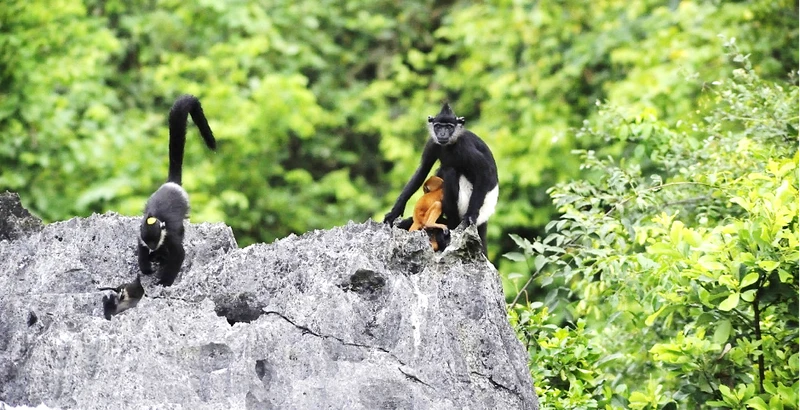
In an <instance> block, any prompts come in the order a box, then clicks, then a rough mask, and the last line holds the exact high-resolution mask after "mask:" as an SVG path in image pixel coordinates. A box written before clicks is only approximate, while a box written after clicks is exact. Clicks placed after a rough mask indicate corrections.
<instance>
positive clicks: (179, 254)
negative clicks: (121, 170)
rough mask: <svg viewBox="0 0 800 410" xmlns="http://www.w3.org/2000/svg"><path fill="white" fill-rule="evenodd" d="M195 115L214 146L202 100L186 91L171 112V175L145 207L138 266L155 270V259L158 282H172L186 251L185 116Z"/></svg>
mask: <svg viewBox="0 0 800 410" xmlns="http://www.w3.org/2000/svg"><path fill="white" fill-rule="evenodd" d="M189 114H191V115H192V120H193V121H194V123H195V125H197V128H198V129H199V130H200V135H201V136H202V137H203V139H204V140H205V142H206V145H207V146H208V147H209V148H210V149H212V150H214V149H215V148H216V140H214V134H213V133H212V132H211V128H210V127H209V126H208V121H207V120H206V117H205V115H204V114H203V108H202V107H201V106H200V101H199V100H198V99H197V98H196V97H194V96H191V95H184V96H181V97H180V98H178V100H177V101H175V104H173V105H172V109H171V110H170V112H169V176H168V178H167V182H166V183H164V185H161V187H160V188H158V190H157V191H156V192H154V193H153V195H151V196H150V199H148V200H147V205H145V207H144V217H143V218H142V225H141V232H140V236H139V247H138V249H139V269H141V271H142V274H145V275H150V274H152V273H153V268H152V263H153V262H157V263H158V264H159V265H160V267H161V274H160V280H159V281H158V283H159V284H161V285H164V286H170V285H172V282H174V281H175V277H177V276H178V271H180V269H181V265H182V264H183V259H184V257H185V256H186V253H185V251H184V249H183V220H184V219H186V217H187V216H188V215H189V195H188V194H187V193H186V190H184V189H183V187H182V186H181V174H182V172H183V149H184V145H185V143H186V120H187V117H188V115H189Z"/></svg>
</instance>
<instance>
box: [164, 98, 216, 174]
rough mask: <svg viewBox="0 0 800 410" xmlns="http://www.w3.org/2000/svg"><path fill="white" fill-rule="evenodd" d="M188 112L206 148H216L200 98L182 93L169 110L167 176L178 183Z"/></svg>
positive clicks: (181, 172)
mask: <svg viewBox="0 0 800 410" xmlns="http://www.w3.org/2000/svg"><path fill="white" fill-rule="evenodd" d="M189 114H191V115H192V120H193V121H194V123H195V125H197V128H198V129H199V130H200V135H202V136H203V139H204V140H205V141H206V145H207V146H208V148H211V149H212V150H214V149H216V148H217V142H216V140H214V134H213V133H212V132H211V128H210V127H209V126H208V121H207V120H206V116H205V114H203V107H201V106H200V100H198V99H197V97H195V96H193V95H183V96H181V97H180V98H178V99H177V100H176V101H175V104H172V109H171V110H170V111H169V177H168V178H167V181H168V182H174V183H176V184H178V185H181V177H182V176H183V147H184V145H186V120H187V117H188V116H189Z"/></svg>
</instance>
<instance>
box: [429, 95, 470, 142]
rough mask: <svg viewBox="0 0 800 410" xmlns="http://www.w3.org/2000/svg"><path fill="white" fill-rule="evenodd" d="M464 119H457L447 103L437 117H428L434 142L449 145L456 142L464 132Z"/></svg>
mask: <svg viewBox="0 0 800 410" xmlns="http://www.w3.org/2000/svg"><path fill="white" fill-rule="evenodd" d="M464 123H465V120H464V117H456V115H455V113H453V110H451V109H450V105H449V104H447V103H445V104H444V105H443V106H442V110H441V111H439V114H436V117H431V116H428V131H429V132H430V134H431V139H432V140H433V142H435V143H437V144H439V145H448V144H452V143H454V142H456V140H457V139H458V137H459V135H461V133H462V132H463V131H464Z"/></svg>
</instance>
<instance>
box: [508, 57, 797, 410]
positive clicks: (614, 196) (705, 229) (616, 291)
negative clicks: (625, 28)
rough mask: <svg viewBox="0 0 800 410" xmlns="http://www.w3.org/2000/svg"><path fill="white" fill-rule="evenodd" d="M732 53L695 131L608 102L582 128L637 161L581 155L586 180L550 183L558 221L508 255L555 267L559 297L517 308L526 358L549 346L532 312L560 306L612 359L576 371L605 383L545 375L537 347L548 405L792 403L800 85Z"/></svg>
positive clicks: (549, 285) (546, 279) (547, 277)
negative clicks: (769, 76) (531, 327)
mask: <svg viewBox="0 0 800 410" xmlns="http://www.w3.org/2000/svg"><path fill="white" fill-rule="evenodd" d="M729 47H730V49H731V50H732V51H733V54H731V58H732V60H733V61H734V62H738V63H739V64H740V67H739V68H736V69H734V70H733V71H732V72H731V74H730V75H729V76H727V77H725V78H722V79H719V80H717V81H714V82H712V86H711V87H710V88H709V90H708V92H707V94H706V95H705V96H704V97H703V98H702V99H701V100H700V106H699V107H698V110H697V112H696V113H697V114H698V117H697V118H699V120H696V121H693V122H689V123H688V124H686V125H687V126H684V127H681V126H675V127H673V126H669V125H668V124H665V123H664V122H663V121H659V120H658V119H657V118H656V117H655V116H649V117H648V118H637V117H629V116H626V115H625V114H623V112H624V111H623V110H619V109H615V108H612V107H611V106H604V107H602V108H601V111H600V115H599V116H598V117H596V118H595V119H593V120H592V121H590V122H587V123H586V125H585V126H584V127H583V129H582V130H581V131H580V134H579V135H585V136H587V137H590V138H591V137H594V138H599V137H602V138H606V139H607V140H608V141H609V142H612V143H613V145H619V146H621V147H623V150H622V152H626V151H627V146H628V145H635V149H638V148H640V147H641V148H643V150H642V159H639V160H638V161H631V160H630V158H625V157H623V158H620V159H619V160H617V159H615V158H613V157H607V158H606V159H601V157H599V156H598V155H597V153H596V152H593V151H579V155H580V156H581V158H582V159H583V164H584V165H583V166H584V169H585V170H586V172H587V179H585V180H578V181H574V182H571V183H568V184H561V185H558V186H556V187H554V188H553V189H552V190H551V196H552V197H553V200H554V203H555V204H556V206H558V208H559V211H561V212H562V213H563V215H562V216H561V217H560V219H559V220H557V222H556V221H554V222H551V223H550V224H548V230H549V234H548V236H547V237H546V238H545V239H536V240H533V241H526V240H523V241H522V244H521V246H520V248H521V250H522V252H520V253H519V255H514V256H513V257H512V258H511V259H512V260H515V261H517V260H520V259H525V260H527V261H528V262H530V261H535V260H537V259H540V258H544V259H545V263H546V266H545V270H544V271H543V272H541V271H540V269H539V268H537V269H536V270H535V271H533V273H534V275H536V277H539V278H540V279H538V285H539V286H540V288H541V290H542V291H544V292H547V295H548V296H547V297H545V298H543V299H541V302H538V301H537V302H535V303H532V304H528V303H527V302H529V301H531V300H539V299H537V298H527V297H526V298H523V299H521V300H522V301H523V302H526V303H522V304H515V305H512V306H511V308H512V310H511V312H510V317H511V321H512V324H514V325H515V327H516V328H517V329H518V332H520V333H521V337H520V338H521V339H522V340H523V341H525V342H526V343H527V344H528V347H529V351H531V352H541V347H542V346H546V343H547V339H546V336H545V335H544V334H542V333H543V332H544V331H542V330H540V331H539V332H540V333H539V334H538V335H537V334H535V333H532V332H529V331H528V328H527V327H526V326H525V324H526V322H525V320H524V318H527V317H540V316H542V315H545V314H546V313H547V312H548V309H549V310H551V311H556V310H562V311H565V312H566V313H565V316H566V320H567V322H568V323H578V325H577V327H575V328H574V329H573V328H571V327H567V328H563V329H562V330H564V332H566V333H564V334H563V337H564V339H565V340H570V339H575V338H580V339H585V340H584V341H583V342H582V344H583V345H584V346H592V348H593V350H594V351H596V352H598V357H602V358H606V359H607V360H605V361H603V360H597V361H593V362H592V363H590V364H589V365H588V366H587V365H586V364H574V365H571V366H568V367H567V369H566V370H565V371H564V374H567V375H569V374H572V375H577V374H580V372H583V371H586V370H587V369H591V371H592V373H593V374H596V375H597V376H596V380H603V383H597V386H585V385H582V384H577V383H574V382H572V380H570V378H569V377H566V378H565V377H564V374H562V375H551V374H548V373H546V372H545V373H543V372H542V370H541V369H540V368H539V365H540V364H541V363H542V362H547V360H552V359H554V358H552V359H551V358H549V357H544V358H543V357H542V355H545V356H546V355H547V354H548V353H547V352H545V353H540V354H539V355H535V356H532V357H531V371H532V374H534V375H535V376H536V375H539V376H540V378H539V379H538V380H537V382H539V383H540V384H539V385H540V386H542V387H543V389H545V391H546V394H545V395H544V397H545V399H546V400H549V403H548V404H547V405H548V406H551V407H555V408H574V403H571V404H573V406H570V405H568V404H567V403H568V402H566V401H564V399H565V398H570V399H571V400H578V401H579V402H580V406H579V407H607V408H639V409H644V408H662V407H668V406H673V407H680V408H696V407H724V408H737V409H739V408H741V409H745V408H797V402H798V394H797V390H798V387H800V384H799V383H798V376H797V375H798V341H799V340H800V339H799V338H798V308H797V307H798V258H799V257H800V253H798V241H799V239H798V238H799V237H800V230H799V229H798V151H797V143H798V139H797V138H798V137H797V130H798V117H797V112H798V109H800V107H798V97H799V96H800V94H798V87H797V83H796V78H792V82H788V83H787V82H782V81H781V82H771V81H765V80H764V79H762V78H760V77H759V76H758V75H757V74H756V72H755V70H754V69H753V67H752V66H751V64H750V61H749V60H748V59H747V58H746V57H744V56H742V55H741V54H738V53H736V52H735V51H736V49H735V47H734V46H733V43H732V42H731V43H729ZM643 124H649V125H650V126H649V127H647V128H646V129H648V130H651V131H649V132H648V133H646V134H644V133H638V135H637V133H636V132H627V133H626V132H620V130H621V129H624V128H630V129H637V128H638V129H640V130H641V129H645V128H644V127H643ZM634 152H635V151H634ZM645 158H646V160H647V167H648V169H649V173H651V174H649V175H648V174H646V173H645V172H644V170H643V166H642V165H643V164H645V161H644V159H645ZM552 244H558V246H552ZM520 256H523V257H522V258H521V257H520ZM554 291H556V293H555V294H553V292H554ZM551 295H553V296H551ZM542 302H543V303H542ZM537 315H538V316H537ZM518 318H522V319H518ZM547 319H548V318H547V317H545V318H544V319H543V320H542V322H543V323H547ZM550 320H552V318H550ZM537 328H539V327H537ZM544 328H545V329H547V327H546V326H545V327H544ZM526 331H528V332H526ZM623 334H624V335H626V337H625V338H621V337H619V335H623ZM558 358H559V360H562V359H561V356H558ZM566 363H569V362H566ZM542 374H544V375H545V377H543V378H542V377H541V376H542ZM556 376H558V377H556ZM642 380H649V382H648V383H647V384H646V385H643V384H642V383H641V381H642ZM559 382H561V383H559ZM600 385H602V386H603V389H604V390H603V391H601V390H600V389H599V388H598V386H600ZM608 392H611V393H608Z"/></svg>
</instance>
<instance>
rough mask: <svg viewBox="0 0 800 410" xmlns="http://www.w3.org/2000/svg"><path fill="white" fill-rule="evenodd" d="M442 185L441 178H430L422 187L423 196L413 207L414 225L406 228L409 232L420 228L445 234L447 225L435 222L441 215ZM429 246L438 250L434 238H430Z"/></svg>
mask: <svg viewBox="0 0 800 410" xmlns="http://www.w3.org/2000/svg"><path fill="white" fill-rule="evenodd" d="M443 184H444V181H443V180H442V179H441V178H439V177H437V176H432V177H430V178H428V180H427V181H425V183H424V184H423V185H422V192H424V193H425V195H422V197H421V198H420V199H419V200H418V201H417V203H416V205H414V223H413V224H412V225H411V227H410V228H408V230H409V232H410V231H417V230H420V229H422V228H426V229H427V228H439V229H441V230H442V231H443V232H445V233H447V225H445V224H440V223H436V220H437V219H439V217H440V216H441V215H442V198H443V197H444V191H443V190H442V185H443ZM431 245H433V250H435V251H437V250H439V244H438V243H437V242H436V239H435V238H431Z"/></svg>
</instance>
